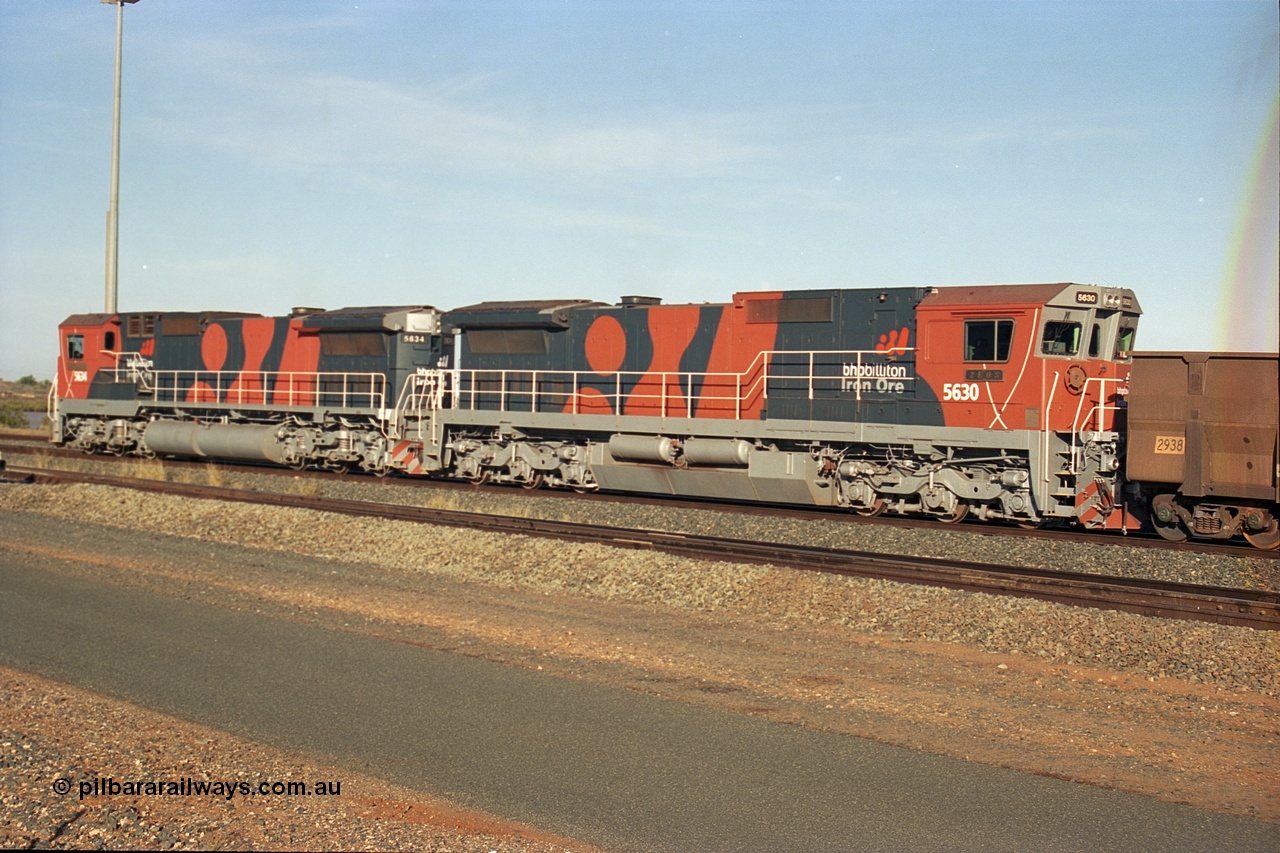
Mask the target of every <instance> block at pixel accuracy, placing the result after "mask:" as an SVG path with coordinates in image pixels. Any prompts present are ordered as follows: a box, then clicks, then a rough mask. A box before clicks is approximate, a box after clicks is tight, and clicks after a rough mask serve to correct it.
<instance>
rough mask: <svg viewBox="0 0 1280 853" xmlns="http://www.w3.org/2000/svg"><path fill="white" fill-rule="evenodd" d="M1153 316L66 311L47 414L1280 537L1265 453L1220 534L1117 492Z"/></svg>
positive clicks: (417, 465) (394, 454) (1014, 309)
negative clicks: (1263, 479) (1136, 350)
mask: <svg viewBox="0 0 1280 853" xmlns="http://www.w3.org/2000/svg"><path fill="white" fill-rule="evenodd" d="M1140 314H1141V310H1140V308H1139V306H1138V303H1137V300H1136V298H1135V297H1134V295H1133V293H1132V292H1131V291H1129V290H1126V289H1121V288H1114V287H1103V286H1098V285H1086V284H1073V283H1060V284H1029V285H988V286H972V287H942V288H918V287H917V288H912V287H894V288H879V289H858V290H844V289H830V290H801V291H771V292H747V293H738V294H735V295H734V296H733V299H732V301H730V302H727V303H707V304H679V305H665V304H662V303H661V301H660V300H658V299H655V298H650V297H643V296H625V297H623V298H622V299H621V301H620V302H619V303H617V304H605V303H600V302H593V301H589V300H580V299H579V300H571V299H565V300H540V301H523V302H486V303H481V304H478V305H471V306H466V307H461V308H455V309H450V310H439V309H437V308H434V307H432V306H393V307H369V308H344V309H340V310H333V311H324V310H318V309H306V308H298V309H294V310H293V312H291V313H290V314H289V315H287V316H280V317H265V316H261V315H256V314H235V313H223V312H170V313H165V312H149V313H148V312H124V313H120V314H89V315H76V316H73V317H70V318H68V319H67V320H66V321H65V322H64V323H63V324H62V326H61V327H60V343H61V349H60V354H59V359H58V376H57V381H56V383H55V389H54V393H53V395H52V397H51V412H50V415H51V420H52V422H53V440H54V441H55V442H57V443H59V444H65V445H67V446H70V447H74V448H79V449H82V450H85V451H88V452H110V453H116V454H140V455H157V454H159V455H166V456H193V457H210V458H224V459H236V460H249V461H260V462H269V463H272V464H276V465H287V466H291V467H294V468H299V469H301V468H307V467H312V468H322V469H329V470H334V471H347V470H351V469H359V470H363V471H368V472H371V473H374V474H379V475H381V474H386V473H390V472H395V473H400V474H404V475H410V476H439V477H452V478H460V479H464V480H468V481H471V482H477V483H479V482H486V481H493V482H499V483H510V484H516V485H519V486H522V487H524V488H528V489H534V488H539V487H558V488H572V489H576V490H579V491H586V490H595V489H604V490H609V491H617V492H633V493H647V494H665V495H678V496H689V497H703V498H714V499H722V500H731V501H743V500H745V501H761V502H769V503H790V504H805V505H813V506H823V507H833V508H842V509H846V510H849V511H852V512H855V513H858V514H861V515H866V516H874V515H879V514H881V513H886V512H889V513H898V514H921V515H926V516H931V517H934V518H937V519H939V520H941V521H944V522H957V521H960V520H961V519H963V518H966V517H973V518H978V519H982V520H992V521H1006V522H1012V523H1017V524H1020V525H1024V526H1038V525H1042V524H1046V523H1056V522H1071V523H1075V524H1079V525H1081V526H1083V527H1085V528H1089V529H1102V530H1119V531H1127V530H1134V529H1138V528H1139V527H1142V526H1144V524H1146V523H1149V521H1148V515H1149V513H1150V512H1151V511H1152V501H1156V507H1155V513H1156V515H1157V516H1159V517H1166V516H1167V517H1168V519H1167V520H1166V523H1164V525H1163V529H1162V528H1161V526H1159V525H1157V529H1159V530H1161V532H1162V533H1166V534H1169V533H1175V534H1176V533H1179V532H1183V531H1188V532H1190V533H1192V534H1194V535H1218V536H1224V535H1225V536H1230V535H1234V534H1235V533H1236V532H1245V533H1246V534H1247V535H1250V536H1251V538H1252V539H1253V541H1254V544H1260V547H1267V546H1269V547H1274V545H1269V543H1270V539H1269V537H1270V536H1271V535H1272V534H1275V540H1276V543H1275V544H1280V533H1275V529H1276V518H1277V516H1278V515H1280V511H1277V507H1276V503H1275V500H1276V497H1277V495H1276V493H1275V488H1274V487H1275V479H1276V478H1275V470H1274V468H1275V465H1274V461H1272V463H1271V466H1270V469H1269V470H1270V473H1271V485H1272V491H1271V492H1270V493H1269V494H1270V498H1265V497H1258V496H1257V495H1253V496H1250V497H1249V498H1248V502H1249V505H1248V510H1247V511H1243V510H1239V508H1237V510H1228V511H1226V514H1227V516H1229V518H1228V519H1227V521H1228V523H1227V524H1226V525H1219V526H1218V528H1217V529H1216V530H1214V531H1210V530H1209V528H1208V526H1206V525H1203V524H1201V525H1199V526H1197V525H1196V524H1195V521H1194V519H1195V516H1196V513H1197V512H1198V511H1199V510H1198V509H1197V507H1198V506H1199V505H1200V504H1201V503H1204V502H1203V501H1201V502H1193V503H1190V504H1179V503H1177V502H1175V505H1176V506H1177V507H1181V508H1182V509H1183V512H1184V514H1185V513H1189V515H1187V518H1184V517H1183V516H1182V515H1179V514H1178V513H1177V512H1176V510H1175V509H1171V508H1170V506H1169V503H1168V501H1167V499H1165V498H1160V495H1166V494H1167V493H1168V489H1170V488H1172V489H1173V490H1174V491H1175V492H1176V490H1177V488H1178V487H1177V485H1176V481H1168V480H1166V481H1161V482H1162V483H1163V484H1164V485H1163V486H1160V487H1151V488H1150V489H1148V491H1147V492H1144V491H1142V488H1143V487H1142V486H1141V484H1136V483H1134V482H1130V481H1129V480H1127V479H1126V477H1125V472H1124V470H1123V466H1124V453H1125V448H1126V443H1125V438H1126V435H1125V417H1126V409H1127V405H1126V395H1127V393H1128V391H1129V380H1130V374H1131V371H1132V370H1133V369H1134V354H1133V346H1134V337H1135V334H1136V330H1137V323H1138V318H1139V315H1140ZM1273 409H1274V407H1273ZM1274 420H1275V419H1274V417H1273V418H1272V423H1274ZM1264 431H1265V428H1264ZM1184 437H1185V436H1184ZM1251 438H1252V439H1255V440H1263V439H1264V438H1265V436H1263V435H1262V434H1261V433H1257V434H1251ZM1270 441H1271V446H1272V451H1274V445H1275V442H1276V438H1275V430H1274V427H1272V433H1271V439H1270ZM1273 455H1274V452H1273ZM1161 489H1163V490H1161ZM1259 494H1261V492H1259ZM1157 498H1159V499H1160V500H1159V501H1157V500H1156V499H1157ZM1160 501H1164V503H1161V502H1160ZM1205 506H1206V507H1207V506H1210V504H1205ZM1160 507H1164V508H1165V510H1166V512H1165V513H1164V515H1161V510H1160ZM1188 507H1190V508H1189V509H1188ZM1215 511H1216V510H1215ZM1169 512H1172V513H1173V515H1172V516H1169V515H1168V513H1169ZM1188 520H1190V523H1189V524H1188ZM1224 530H1225V531H1226V532H1225V533H1224ZM1206 531H1207V532H1206Z"/></svg>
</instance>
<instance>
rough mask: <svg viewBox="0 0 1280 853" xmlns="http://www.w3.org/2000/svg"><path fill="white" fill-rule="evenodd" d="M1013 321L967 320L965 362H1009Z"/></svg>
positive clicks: (965, 324)
mask: <svg viewBox="0 0 1280 853" xmlns="http://www.w3.org/2000/svg"><path fill="white" fill-rule="evenodd" d="M1012 343H1013V321H1012V320H965V321H964V360H965V361H1008V360H1009V347H1010V345H1011V344H1012Z"/></svg>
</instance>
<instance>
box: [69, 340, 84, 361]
mask: <svg viewBox="0 0 1280 853" xmlns="http://www.w3.org/2000/svg"><path fill="white" fill-rule="evenodd" d="M67 358H69V359H70V360H71V361H83V360H84V335H67Z"/></svg>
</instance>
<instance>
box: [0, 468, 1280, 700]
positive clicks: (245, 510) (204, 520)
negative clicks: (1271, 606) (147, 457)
mask: <svg viewBox="0 0 1280 853" xmlns="http://www.w3.org/2000/svg"><path fill="white" fill-rule="evenodd" d="M293 482H297V483H300V484H301V485H303V486H307V485H308V483H309V482H310V481H309V480H307V479H300V480H297V481H293ZM519 503H520V505H521V506H524V505H525V504H526V503H533V502H532V501H519ZM0 508H5V509H10V510H15V511H32V512H39V513H44V514H53V515H57V516H60V517H63V518H67V519H85V518H93V519H94V520H95V521H97V522H98V523H104V524H111V525H116V526H121V527H131V528H140V529H145V530H150V531H153V532H156V533H167V534H172V535H175V536H185V537H194V538H196V539H206V540H209V541H217V542H228V543H243V544H254V545H257V546H259V547H267V548H275V549H280V550H284V551H287V552H289V553H295V554H308V555H312V556H315V557H320V558H330V559H336V560H343V561H354V562H361V563H372V564H376V565H379V566H383V567H387V568H391V569H395V570H398V571H402V572H408V573H426V574H429V575H435V574H439V575H442V576H446V577H449V578H453V579H456V580H462V581H468V582H474V583H482V584H487V585H497V586H502V587H506V588H522V589H531V590H535V591H544V590H558V591H572V592H573V593H575V594H577V595H583V596H589V597H592V598H596V599H600V600H604V601H625V602H628V603H632V604H645V605H660V606H665V607H674V608H681V609H687V610H695V611H702V612H731V613H740V614H743V615H752V616H758V617H764V618H770V619H780V620H784V621H787V622H791V623H799V624H821V625H832V626H839V627H842V628H846V629H848V630H850V631H855V632H860V633H870V634H880V635H887V636H890V637H895V638H903V639H908V638H909V639H923V640H930V641H938V642H949V643H964V644H968V645H972V646H975V647H977V648H979V649H981V650H982V651H986V652H1000V653H1009V654H1023V655H1035V656H1038V657H1041V658H1045V659H1047V660H1051V661H1055V662H1060V663H1069V664H1090V665H1101V666H1106V667H1109V668H1114V669H1117V670H1120V671H1124V672H1132V673H1139V674H1142V675H1145V676H1149V677H1155V678H1163V677H1167V676H1173V677H1178V678H1183V679H1187V680H1190V681H1192V682H1197V683H1205V684H1214V685H1218V686H1222V687H1225V688H1228V689H1242V690H1250V691H1256V692H1259V693H1262V694H1264V695H1267V696H1276V695H1280V666H1277V663H1276V662H1277V660H1278V659H1280V642H1277V638H1276V637H1275V636H1274V634H1273V633H1272V632H1263V631H1252V630H1248V629H1239V628H1229V627H1224V626H1219V625H1209V624H1201V623H1195V622H1181V621H1172V620H1163V619H1147V618H1143V617H1139V616H1135V615H1133V614H1126V613H1116V612H1110V611H1097V610H1088V609H1081V608H1071V607H1063V606H1058V605H1053V604H1048V603H1044V602H1038V601H1033V600H1029V599H1011V598H1004V597H1000V596H991V595H985V594H981V593H967V592H958V591H952V590H945V589H937V588H932V587H915V586H907V585H903V584H898V583H891V582H885V581H874V580H866V579H861V578H844V577H835V576H830V575H814V574H809V573H797V572H795V571H793V570H790V569H775V568H773V567H770V566H755V565H737V564H730V563H707V562H700V561H694V560H689V559H685V558H681V557H674V556H668V555H665V554H660V553H654V552H634V553H629V554H628V558H627V559H625V560H619V559H617V554H618V552H617V550H616V549H613V548H608V547H605V546H601V545H586V544H565V543H563V542H559V541H556V540H546V539H536V538H530V537H523V536H503V535H499V534H492V533H484V532H477V531H473V530H465V529H461V528H450V527H435V526H431V525H414V524H408V523H404V522H394V521H383V520H378V519H357V518H346V517H334V516H331V515H329V514H327V513H320V512H315V511H311V510H300V509H278V510H273V511H271V512H263V511H262V510H261V508H258V507H254V506H251V505H241V504H231V503H219V502H210V501H198V500H188V499H181V498H173V497H165V496H160V495H152V494H147V493H142V492H130V491H127V490H113V489H108V488H106V487H101V486H60V487H41V486H26V487H22V488H6V489H3V490H0ZM592 509H593V513H592V515H593V519H595V520H597V521H599V522H601V523H609V521H611V519H607V518H605V517H604V515H605V512H604V509H614V510H615V511H617V512H622V513H627V512H632V510H629V509H628V508H627V507H626V506H625V505H619V504H605V505H603V509H602V510H601V511H600V512H598V513H597V512H595V507H594V506H593V507H592ZM718 515H719V516H722V517H723V518H724V519H725V520H726V521H727V522H737V523H738V526H737V527H736V528H735V529H734V531H733V533H734V535H737V534H738V533H739V532H740V533H742V534H746V533H749V532H750V530H751V529H754V527H755V526H757V525H759V526H762V527H763V526H766V525H767V524H768V521H767V519H763V518H760V517H754V516H741V515H739V516H735V515H733V514H729V513H719V514H718ZM698 523H704V524H709V523H710V522H705V521H704V522H698ZM855 529H856V528H855ZM717 532H718V533H723V532H724V531H723V528H717ZM946 535H948V536H949V537H950V538H951V539H957V538H958V539H960V540H963V541H964V542H966V543H967V544H968V547H970V548H974V547H978V546H980V545H981V544H982V543H986V542H989V541H991V540H989V539H988V538H987V537H982V536H974V535H973V534H946ZM995 541H996V543H997V544H1004V543H1005V542H1006V541H1007V540H1004V539H999V540H995ZM1015 543H1016V544H1018V545H1020V546H1021V547H1023V548H1027V547H1030V548H1037V549H1038V548H1040V547H1043V546H1042V544H1041V543H1040V542H1039V540H1032V541H1031V543H1030V545H1027V544H1026V543H1025V540H1015ZM951 547H952V548H953V549H954V548H958V547H960V546H958V545H956V544H955V542H952V543H951ZM1009 547H1012V546H1009ZM1061 547H1063V548H1068V547H1069V546H1061ZM1084 547H1085V548H1086V549H1087V550H1090V551H1093V550H1095V549H1097V548H1099V547H1101V546H1084ZM513 550H518V551H519V553H520V554H521V555H522V556H521V559H520V560H519V561H512V560H508V559H505V557H506V556H507V555H508V554H510V553H511V552H512V551H513ZM1106 550H1107V551H1108V556H1109V557H1110V558H1111V559H1112V560H1115V559H1117V558H1119V557H1122V556H1127V555H1122V554H1119V553H1117V552H1116V551H1115V550H1114V549H1106ZM935 553H937V552H935ZM983 553H985V552H977V553H975V552H973V551H970V552H969V553H968V555H967V556H968V557H970V558H979V557H981V556H982V555H983ZM1082 559H1092V558H1082ZM1165 559H1166V561H1167V562H1170V563H1173V562H1174V560H1172V559H1170V558H1168V557H1166V558H1165ZM1230 559H1231V558H1217V559H1216V560H1215V561H1214V563H1215V565H1221V564H1222V563H1224V562H1226V561H1229V560H1230ZM1078 562H1079V561H1078V560H1077V563H1078ZM1244 562H1256V561H1254V560H1245V561H1244ZM1187 564H1188V565H1191V566H1198V565H1201V564H1202V560H1201V558H1200V557H1199V556H1198V555H1191V556H1190V557H1188V558H1187ZM1219 571H1221V570H1219Z"/></svg>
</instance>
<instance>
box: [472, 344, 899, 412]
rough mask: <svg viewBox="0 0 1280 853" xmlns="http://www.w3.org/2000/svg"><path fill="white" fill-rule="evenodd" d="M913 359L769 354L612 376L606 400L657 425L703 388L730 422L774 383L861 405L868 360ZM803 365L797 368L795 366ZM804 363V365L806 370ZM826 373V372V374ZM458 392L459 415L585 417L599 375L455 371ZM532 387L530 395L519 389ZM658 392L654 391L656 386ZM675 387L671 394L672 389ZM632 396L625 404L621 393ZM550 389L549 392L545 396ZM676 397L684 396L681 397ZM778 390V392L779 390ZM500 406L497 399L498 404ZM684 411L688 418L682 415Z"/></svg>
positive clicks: (711, 407)
mask: <svg viewBox="0 0 1280 853" xmlns="http://www.w3.org/2000/svg"><path fill="white" fill-rule="evenodd" d="M908 352H914V350H913V349H900V350H896V351H895V352H893V353H891V354H890V353H885V352H880V351H876V350H764V351H761V352H760V353H758V354H757V355H756V357H755V358H754V359H753V360H752V362H751V364H750V365H748V367H747V368H746V369H745V370H743V371H741V372H729V371H724V372H711V371H707V372H668V371H663V372H659V373H650V372H646V371H620V372H615V373H614V374H613V389H612V394H609V393H608V392H602V393H601V396H603V397H604V399H605V400H607V401H609V402H610V403H611V408H612V411H613V412H615V413H617V412H621V410H622V406H623V404H624V403H625V404H627V405H628V406H631V407H644V406H646V404H647V406H648V407H651V408H653V410H654V411H653V412H652V413H653V414H655V415H657V416H659V417H664V418H665V417H671V416H673V415H676V414H679V415H683V416H687V415H688V412H689V400H688V399H687V398H688V397H690V396H691V395H692V390H693V388H694V387H695V384H696V385H698V386H699V387H700V388H701V391H700V393H699V398H700V400H701V404H702V406H703V407H704V411H717V412H724V411H726V410H727V408H728V406H729V403H730V401H732V404H733V405H732V417H733V418H734V419H736V420H741V419H742V417H743V414H744V412H746V411H748V410H749V409H750V407H751V406H752V404H753V402H755V401H757V400H758V401H759V403H760V404H761V405H763V402H764V401H765V400H767V399H768V397H769V391H770V383H778V382H793V383H801V382H803V383H804V390H805V393H806V394H807V397H808V399H809V400H814V399H816V395H817V392H819V391H821V390H822V389H821V388H819V383H833V385H832V387H833V390H840V391H853V392H854V397H855V399H857V400H859V401H860V400H861V399H862V394H863V391H864V390H866V389H865V387H864V384H865V382H866V380H867V379H868V378H869V377H868V376H866V375H865V371H864V368H865V367H866V365H867V359H868V358H873V359H877V360H879V359H885V358H889V359H891V360H896V358H897V357H898V356H900V355H905V354H906V353H908ZM797 361H799V365H797V364H796V362H797ZM806 362H807V364H806ZM796 366H800V367H801V369H802V370H803V371H804V372H797V373H786V372H779V370H780V369H785V368H788V367H796ZM824 369H825V371H826V372H823V370H824ZM453 373H454V376H455V386H454V389H453V395H452V397H451V401H450V406H451V408H454V409H465V410H471V411H475V410H476V409H478V408H480V407H481V406H482V405H483V403H482V398H484V397H486V396H487V397H489V399H490V401H491V402H490V403H489V405H493V404H495V403H496V405H497V407H498V408H497V410H498V411H508V410H510V409H512V408H513V407H516V406H519V408H520V410H521V411H529V412H534V413H536V412H542V411H550V410H552V409H554V410H556V411H565V410H566V408H567V409H568V410H569V411H570V412H572V413H573V414H575V415H577V414H581V413H582V411H583V409H584V408H590V406H589V404H587V405H585V406H584V403H587V399H586V398H584V395H583V393H582V392H583V390H584V389H589V388H593V387H598V383H599V382H600V381H601V379H604V381H606V382H607V381H608V379H607V378H605V377H603V376H601V374H598V373H595V372H593V371H590V370H577V371H574V370H563V371H557V370H544V369H537V370H534V369H530V370H513V369H510V368H497V367H495V368H490V369H484V368H468V369H465V370H460V369H455V370H454V371H453ZM916 378H917V377H915V376H914V375H911V376H907V375H903V376H895V377H894V379H895V381H904V382H912V381H915V379H916ZM526 383H527V384H528V390H517V388H516V387H515V386H517V385H524V384H526ZM655 383H656V384H657V388H656V389H655V388H653V385H654V384H655ZM673 385H674V386H675V388H671V387H670V386H673ZM624 387H630V388H631V391H630V393H628V394H627V395H626V397H625V400H624V399H623V396H624V395H623V388H624ZM548 389H549V390H548ZM675 389H679V391H678V392H677V391H676V390H675ZM775 390H776V389H775ZM495 397H496V399H493V398H495ZM681 410H683V411H681Z"/></svg>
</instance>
